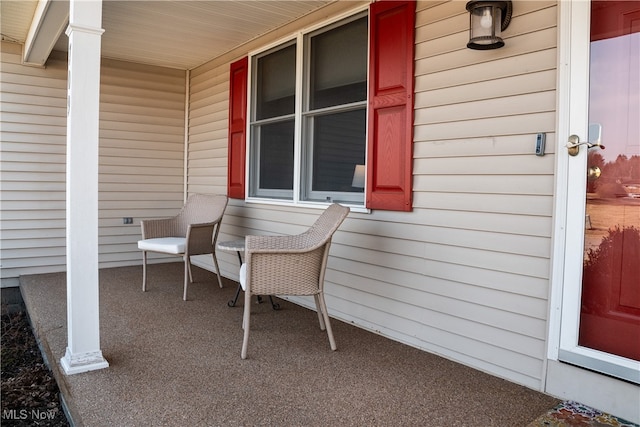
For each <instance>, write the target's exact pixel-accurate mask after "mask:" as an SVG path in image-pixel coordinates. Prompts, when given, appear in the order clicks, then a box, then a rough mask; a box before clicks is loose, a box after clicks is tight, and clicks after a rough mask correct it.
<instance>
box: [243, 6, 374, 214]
mask: <svg viewBox="0 0 640 427" xmlns="http://www.w3.org/2000/svg"><path fill="white" fill-rule="evenodd" d="M363 17H367V21H369V8H368V5H366V6H362V7H359V8H355V9H353V10H351V11H349V12H347V13H344V14H341V15H339V16H336V17H333V18H331V19H327V20H325V21H322V22H320V23H318V24H316V25H314V26H312V27H308V28H305V29H302V30H300V31H298V32H296V33H295V34H292V35H289V36H287V37H283V38H281V39H279V40H277V41H275V42H273V43H270V44H268V45H266V46H264V47H262V48H260V49H258V50H255V51H252V52H249V54H248V90H247V97H248V99H247V110H248V111H247V124H246V125H247V129H246V132H247V139H246V143H247V144H248V147H247V150H246V159H245V160H246V165H245V171H246V182H247V191H246V197H245V201H246V202H249V203H264V204H284V205H292V204H293V205H296V206H312V207H313V206H326V205H327V204H329V203H333V202H334V201H335V202H338V203H341V204H344V205H346V206H349V207H351V208H352V210H355V211H361V212H368V209H367V208H366V207H365V203H366V191H363V192H326V191H325V192H311V191H309V187H310V185H311V183H310V181H311V179H310V178H309V177H310V176H311V174H312V170H311V169H312V168H311V166H310V164H309V162H311V161H312V160H313V159H312V157H311V156H312V152H313V147H312V145H311V139H310V137H309V136H308V135H307V134H308V133H311V132H312V129H304V123H305V122H306V121H307V119H308V118H310V117H311V118H312V117H314V116H318V115H320V114H327V113H329V112H332V111H335V112H344V111H353V110H355V109H360V108H363V107H364V111H365V115H366V116H367V119H366V120H367V121H368V99H364V100H363V101H358V102H353V103H349V104H341V105H338V106H331V107H325V108H321V109H317V110H314V111H308V110H307V108H306V105H305V104H307V105H308V103H309V98H310V96H309V90H310V85H309V84H308V79H309V76H308V74H309V67H306V66H305V64H308V61H309V57H310V49H307V48H306V45H307V43H308V41H309V40H310V38H311V37H313V36H314V35H315V34H322V33H324V32H326V31H331V30H332V29H334V28H338V27H340V26H342V25H345V24H348V23H349V22H352V21H355V20H357V19H361V18H363ZM292 44H295V46H296V64H295V70H296V75H295V108H294V113H293V114H289V115H287V116H286V117H287V118H294V147H293V156H294V160H293V189H292V190H273V189H259V188H258V179H259V178H258V177H259V165H256V163H257V162H258V157H257V156H256V155H255V153H256V152H257V151H256V150H259V144H260V141H259V135H257V134H256V133H255V129H256V126H260V125H263V124H269V123H276V122H281V121H284V118H285V116H278V117H276V118H268V119H261V120H255V117H256V111H255V110H256V103H255V100H256V93H257V88H256V87H255V86H256V73H255V64H256V61H257V59H259V58H260V57H263V56H265V55H268V54H269V53H270V52H274V51H276V50H278V49H283V48H286V47H287V46H290V45H292ZM369 45H370V42H369V30H367V64H366V67H367V86H368V84H369V83H368V77H369V52H368V50H369ZM367 98H368V90H367ZM311 120H313V119H311ZM368 128H369V126H368V123H366V125H365V129H364V132H365V134H364V135H363V137H364V138H365V148H364V153H363V154H364V156H365V164H366V156H367V146H368V144H369V142H368V135H367V133H368ZM305 144H306V146H304V145H305ZM310 153H311V154H310ZM252 168H253V169H252ZM305 172H306V176H304V177H303V173H305ZM254 190H257V191H259V194H255V195H252V193H255V191H254ZM365 190H366V189H365ZM321 193H327V194H328V193H330V194H331V197H330V198H327V197H326V196H325V197H322V198H321V196H318V195H319V194H321ZM285 194H286V197H287V198H282V197H283V195H285ZM289 196H290V197H289ZM305 196H306V197H307V198H311V197H312V196H313V197H314V198H315V199H317V200H305V198H304V197H305ZM278 197H280V198H278Z"/></svg>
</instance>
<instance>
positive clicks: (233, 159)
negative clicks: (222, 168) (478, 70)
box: [227, 57, 249, 199]
mask: <svg viewBox="0 0 640 427" xmlns="http://www.w3.org/2000/svg"><path fill="white" fill-rule="evenodd" d="M248 64H249V60H248V58H247V57H245V58H242V59H241V60H239V61H236V62H234V63H233V64H231V71H230V75H229V154H228V156H229V158H228V165H227V166H228V177H227V195H228V196H229V197H231V198H233V199H244V178H245V171H244V167H245V164H246V162H245V154H246V141H247V135H246V133H247V71H248Z"/></svg>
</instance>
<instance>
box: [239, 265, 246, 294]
mask: <svg viewBox="0 0 640 427" xmlns="http://www.w3.org/2000/svg"><path fill="white" fill-rule="evenodd" d="M240 286H242V290H243V291H246V290H247V264H245V263H242V266H241V267H240Z"/></svg>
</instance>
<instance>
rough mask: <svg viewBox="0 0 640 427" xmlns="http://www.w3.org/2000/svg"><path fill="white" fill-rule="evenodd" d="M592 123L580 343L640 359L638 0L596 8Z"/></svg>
mask: <svg viewBox="0 0 640 427" xmlns="http://www.w3.org/2000/svg"><path fill="white" fill-rule="evenodd" d="M589 123H590V129H591V128H593V129H599V132H595V133H594V134H593V135H591V136H590V137H592V138H593V137H598V136H599V137H600V138H601V143H602V145H603V146H604V147H606V149H604V150H600V149H599V148H598V147H595V148H592V149H590V152H589V154H588V157H587V176H588V180H587V200H586V213H587V217H586V229H585V246H584V247H585V254H584V269H583V277H582V305H581V314H580V327H579V338H578V344H579V345H580V346H583V347H588V348H591V349H595V350H600V351H603V352H605V353H610V354H614V355H617V356H622V357H625V358H629V359H633V360H639V361H640V1H594V2H592V5H591V49H590V84H589Z"/></svg>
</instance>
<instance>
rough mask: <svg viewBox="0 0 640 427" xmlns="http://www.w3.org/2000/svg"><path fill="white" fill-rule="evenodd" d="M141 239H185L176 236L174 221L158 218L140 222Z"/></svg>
mask: <svg viewBox="0 0 640 427" xmlns="http://www.w3.org/2000/svg"><path fill="white" fill-rule="evenodd" d="M140 228H141V229H142V238H143V239H155V238H157V237H185V236H177V235H176V229H177V227H176V219H175V217H173V218H159V219H144V220H142V221H140Z"/></svg>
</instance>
